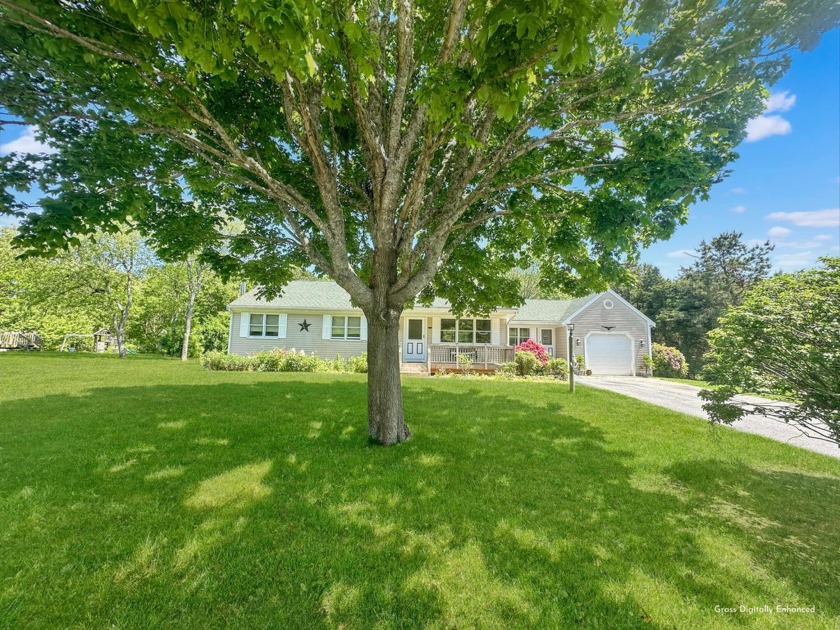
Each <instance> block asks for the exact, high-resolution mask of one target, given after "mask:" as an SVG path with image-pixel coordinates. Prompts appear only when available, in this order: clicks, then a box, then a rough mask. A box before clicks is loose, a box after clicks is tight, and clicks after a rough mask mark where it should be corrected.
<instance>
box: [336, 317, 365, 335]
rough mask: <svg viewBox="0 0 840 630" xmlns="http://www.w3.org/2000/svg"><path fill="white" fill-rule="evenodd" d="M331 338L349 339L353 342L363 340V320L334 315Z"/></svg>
mask: <svg viewBox="0 0 840 630" xmlns="http://www.w3.org/2000/svg"><path fill="white" fill-rule="evenodd" d="M331 336H332V338H333V339H349V340H351V341H353V340H357V339H361V338H362V318H361V317H349V316H346V315H333V316H332V335H331Z"/></svg>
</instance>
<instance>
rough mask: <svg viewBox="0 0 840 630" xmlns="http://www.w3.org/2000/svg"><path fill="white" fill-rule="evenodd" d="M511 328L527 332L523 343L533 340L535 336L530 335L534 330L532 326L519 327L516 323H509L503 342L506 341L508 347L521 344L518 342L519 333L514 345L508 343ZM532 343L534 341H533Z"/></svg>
mask: <svg viewBox="0 0 840 630" xmlns="http://www.w3.org/2000/svg"><path fill="white" fill-rule="evenodd" d="M511 328H516V329H518V330H522V329H523V328H524V329H525V330H527V331H528V336H527V337H525V341H528V340H529V339H534V336H535V335H532V334H531V331H532V330H534V329H535V327H534V326H520V325H519V324H517V323H516V322H511V323H510V324H509V325H508V327H507V330H506V331H505V332H506V333H507V335H506V337H505V341H507V345H509V346H510V345H519V344H520V343H522V342H521V341H519V339H520V337H519V333H517V334H516V339H517V341H516V343H515V344H511V343H510V329H511ZM534 341H536V339H534Z"/></svg>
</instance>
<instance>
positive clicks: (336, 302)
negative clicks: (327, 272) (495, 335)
mask: <svg viewBox="0 0 840 630" xmlns="http://www.w3.org/2000/svg"><path fill="white" fill-rule="evenodd" d="M257 292H258V289H252V290H250V291H248V292H247V293H245V294H243V295H240V296H239V297H238V298H236V299H235V300H234V301H233V302H231V303H230V305H229V306H231V307H233V308H237V309H243V308H249V307H257V308H284V309H289V310H301V311H305V310H314V311H346V310H355V307H354V306H353V305H352V304H351V303H350V295H349V294H348V293H347V292H346V291H345V290H344V289H342V288H341V287H340V286H338V285H337V284H336V283H335V282H330V281H326V280H294V281H292V282H290V283H289V284H287V285H286V286H285V287H283V295H281V296H280V297H276V298H274V299H273V300H263V299H260V298H258V297H257ZM595 295H597V294H595V293H593V294H591V295H587V296H586V297H581V298H572V299H570V300H525V304H523V305H522V306H520V307H519V308H518V309H516V310H517V312H516V316H515V317H514V318H513V321H514V322H551V323H555V322H556V323H558V324H559V323H562V322H563V321H564V320H565V319H566V318H568V317H569V316H570V315H572V314H573V313H574V312H575V311H576V310H578V309H579V308H580V307H581V306H583V305H584V304H586V303H587V302H589V301H590V300H591V299H592V298H593V297H595ZM432 307H433V308H444V309H448V308H449V302H447V301H446V300H443V299H440V298H437V299H435V301H434V302H433V304H432Z"/></svg>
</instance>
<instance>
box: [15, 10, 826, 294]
mask: <svg viewBox="0 0 840 630" xmlns="http://www.w3.org/2000/svg"><path fill="white" fill-rule="evenodd" d="M8 1H9V2H10V3H11V5H10V7H9V8H8V9H4V16H5V15H9V16H12V15H14V16H15V18H14V20H3V19H2V18H0V39H2V40H3V42H4V47H3V50H2V51H0V101H2V105H3V106H5V107H7V108H8V111H10V112H11V113H12V114H13V115H14V116H17V117H18V118H20V119H22V120H24V121H26V122H27V123H31V124H36V125H38V126H39V129H40V130H41V132H42V133H43V134H44V135H45V137H46V138H48V139H49V140H50V141H51V143H52V144H53V145H54V146H55V147H56V149H57V153H55V154H51V155H49V156H46V157H45V158H43V159H41V160H37V161H36V160H34V159H32V158H23V157H15V158H3V161H2V164H0V165H2V168H3V170H2V172H1V173H0V178H2V179H0V185H2V187H3V195H2V197H0V203H2V207H3V210H4V211H5V212H7V213H17V214H18V215H19V214H20V213H22V212H23V211H24V210H25V208H24V207H23V206H22V205H21V204H20V203H19V202H18V201H16V192H17V191H20V190H22V189H26V188H28V187H30V186H36V185H37V187H39V188H40V189H41V190H43V191H44V193H45V197H44V199H43V200H41V202H40V207H41V213H40V214H38V215H33V216H30V217H29V218H27V219H26V221H25V222H24V224H23V226H22V228H21V234H20V237H19V242H20V243H21V244H24V245H26V246H27V247H29V248H31V249H32V250H33V251H41V252H54V251H57V250H59V249H61V248H62V247H64V246H66V245H67V244H68V243H71V242H72V239H73V238H75V236H74V235H76V234H86V233H91V232H94V231H96V230H97V229H98V228H106V229H110V227H111V226H113V225H115V224H117V223H119V222H121V221H127V220H131V221H133V222H135V223H136V225H137V227H138V228H139V229H141V230H142V231H144V233H145V234H147V235H148V236H149V237H150V238H151V239H152V241H153V242H154V243H156V245H157V247H158V249H159V250H160V251H161V253H162V255H164V256H166V257H167V258H175V257H178V256H179V255H180V254H181V253H183V252H185V251H193V250H195V249H197V248H198V249H203V250H204V256H205V259H206V260H212V261H213V262H214V264H215V265H216V266H217V267H218V268H220V269H224V270H225V273H239V272H242V271H243V270H244V271H245V272H247V273H249V274H252V276H253V277H254V279H257V280H259V281H260V282H263V283H266V284H267V285H273V287H270V288H273V289H276V288H278V287H279V285H281V284H282V282H283V281H284V280H285V279H286V278H288V277H289V273H291V272H290V271H289V270H290V269H291V267H292V266H294V265H308V264H312V263H315V264H317V265H318V266H319V267H320V268H321V271H323V272H325V273H327V274H329V273H334V272H335V271H336V270H342V271H346V272H347V274H348V275H344V277H343V278H342V279H341V281H342V282H344V283H345V284H347V285H348V286H350V285H352V286H355V287H356V288H357V289H358V290H359V291H363V290H367V289H365V288H364V287H369V286H370V285H371V283H373V284H375V283H376V282H386V283H389V282H390V283H392V284H393V286H395V287H396V286H408V285H411V286H414V284H416V285H417V286H418V287H419V286H427V285H428V284H429V280H430V278H431V276H428V277H426V276H424V277H421V274H428V273H431V272H429V271H428V270H427V271H423V269H424V265H425V266H426V268H428V269H438V270H440V271H439V272H438V273H440V274H442V275H441V276H440V277H441V278H443V280H442V281H441V283H440V284H439V285H438V289H439V290H441V291H443V290H445V291H448V292H451V296H452V297H453V298H457V294H458V293H459V291H461V292H463V291H462V289H460V288H459V286H461V287H463V286H470V287H471V289H470V290H471V291H473V292H474V293H475V295H476V296H479V294H480V298H479V297H475V298H474V299H473V298H464V299H465V300H467V301H469V300H473V301H472V302H470V306H471V307H477V305H478V303H479V302H481V301H484V300H486V301H487V304H488V305H489V304H490V301H491V300H496V301H499V300H502V301H504V300H507V299H508V298H510V296H511V295H512V294H511V293H510V291H509V287H508V285H507V283H506V282H502V281H499V280H497V278H500V277H502V276H504V272H505V271H506V270H507V269H509V268H511V267H514V266H523V265H524V266H527V267H530V266H532V265H539V266H541V267H542V268H543V269H544V271H545V273H544V275H545V277H546V278H547V282H549V283H550V284H551V285H552V287H553V288H560V287H562V288H563V289H564V290H567V291H568V292H584V291H587V290H589V289H593V288H599V287H601V286H603V285H604V284H605V283H606V282H607V281H609V280H613V279H618V278H621V277H623V274H625V271H624V261H625V258H626V257H627V256H630V257H632V256H633V255H634V254H635V252H636V251H637V250H638V248H639V247H642V246H645V245H648V244H650V243H652V242H653V241H655V240H657V239H662V238H667V237H668V236H669V235H670V234H671V233H672V232H673V230H674V228H675V226H676V225H678V224H679V223H680V222H683V221H684V220H685V217H686V216H687V212H688V208H689V206H690V205H691V204H692V203H693V202H694V201H695V200H697V199H699V198H703V197H704V196H705V195H708V193H709V190H710V188H711V186H712V185H713V184H714V183H715V182H717V181H720V180H721V179H722V178H723V177H725V176H726V175H727V174H728V167H727V165H728V164H729V163H731V162H732V161H733V160H734V159H735V158H736V157H737V154H736V153H735V148H736V147H737V145H738V144H739V143H740V142H741V141H742V139H743V137H744V128H745V125H746V122H747V121H748V120H749V119H750V118H752V117H754V116H755V115H757V114H758V113H759V112H760V111H761V109H762V107H763V98H764V96H765V91H766V86H767V85H770V84H772V83H773V82H774V81H776V80H778V78H779V76H781V73H782V72H783V71H784V69H785V68H786V60H785V57H784V51H785V49H786V47H787V46H789V45H799V46H802V47H808V46H810V45H812V43H813V40H814V37H818V36H819V35H820V34H821V33H822V32H824V31H825V30H826V29H827V28H830V27H831V26H832V25H833V24H835V23H836V22H837V19H836V12H835V11H834V9H833V8H832V7H829V6H828V2H827V1H825V0H801V1H798V2H796V3H794V4H792V5H789V4H785V3H766V2H762V1H760V0H738V2H732V3H723V4H720V3H699V4H698V3H696V2H691V1H685V2H682V1H678V2H676V3H665V2H659V1H658V0H646V1H644V2H641V3H637V4H626V3H619V2H617V1H615V0H595V1H594V2H592V1H588V0H566V1H561V0H510V1H506V2H496V3H467V4H466V5H464V6H463V8H464V12H463V20H462V21H460V22H458V23H456V24H454V28H453V29H450V20H451V19H452V18H453V16H454V17H455V18H457V16H458V15H461V13H459V11H458V9H459V7H460V6H461V5H460V4H459V3H457V2H456V3H454V4H453V2H452V1H451V0H415V1H414V2H413V3H410V6H408V7H407V8H406V9H405V11H403V10H399V11H398V10H396V9H395V7H394V6H392V5H381V4H377V3H373V2H368V1H367V0H361V1H359V2H352V3H350V2H344V1H343V0H339V1H337V2H324V1H321V0H221V1H220V2H180V3H179V2H169V1H164V0H103V1H101V2H99V1H92V2H89V3H81V4H80V3H36V4H35V5H32V6H30V4H25V5H21V9H20V10H18V9H15V4H14V3H15V2H17V1H19V0H8ZM20 1H22V0H20ZM23 9H25V10H26V11H27V12H28V13H24V12H23ZM16 11H18V12H17V13H16ZM409 17H410V19H408V18H409ZM456 21H457V20H456ZM47 25H50V26H49V27H48V26H47ZM56 29H57V30H56ZM640 34H644V36H640ZM450 36H452V39H451V40H450V39H449V37H450ZM232 221H234V222H236V224H237V225H238V226H239V227H238V229H239V232H238V233H237V235H236V236H232V235H231V234H229V233H227V232H226V230H227V229H228V227H229V226H230V225H231V222H232ZM328 228H329V229H328ZM398 243H399V245H398ZM382 252H384V255H383V259H385V260H389V261H394V263H393V264H394V269H391V270H390V271H389V273H387V274H386V273H383V272H382V271H381V269H380V270H379V271H374V267H375V265H374V264H373V258H374V255H375V253H382ZM448 260H451V261H454V262H452V264H453V265H454V267H453V270H452V271H451V272H450V270H449V268H448V266H447V265H448V264H449V263H448V262H447V261H448ZM433 261H434V262H433ZM347 270H349V271H347ZM336 275H340V274H336ZM354 278H355V280H354ZM394 278H398V279H399V280H398V281H396V280H394ZM421 280H422V282H421ZM415 281H416V282H415ZM459 282H460V283H461V284H460V285H459ZM360 287H361V288H360ZM475 287H483V288H480V289H479V288H475ZM412 290H413V289H412ZM499 303H501V302H499Z"/></svg>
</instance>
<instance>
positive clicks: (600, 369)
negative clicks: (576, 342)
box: [586, 333, 633, 376]
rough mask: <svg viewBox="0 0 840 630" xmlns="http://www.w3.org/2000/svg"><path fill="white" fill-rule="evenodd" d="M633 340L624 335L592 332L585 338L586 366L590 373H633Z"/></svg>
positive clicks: (601, 374) (602, 374) (598, 374)
mask: <svg viewBox="0 0 840 630" xmlns="http://www.w3.org/2000/svg"><path fill="white" fill-rule="evenodd" d="M632 344H633V342H632V341H631V340H630V339H629V338H627V337H625V336H624V335H610V334H605V333H592V334H591V335H589V337H587V339H586V367H587V369H590V370H592V374H594V375H597V376H604V375H607V374H611V375H616V374H629V375H632V374H633V347H632Z"/></svg>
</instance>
